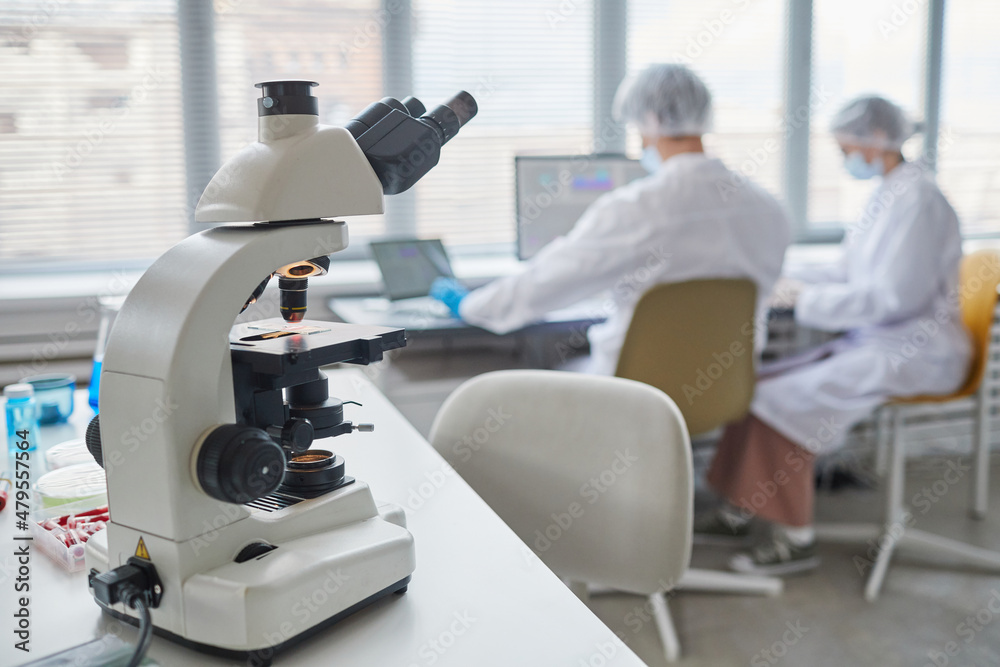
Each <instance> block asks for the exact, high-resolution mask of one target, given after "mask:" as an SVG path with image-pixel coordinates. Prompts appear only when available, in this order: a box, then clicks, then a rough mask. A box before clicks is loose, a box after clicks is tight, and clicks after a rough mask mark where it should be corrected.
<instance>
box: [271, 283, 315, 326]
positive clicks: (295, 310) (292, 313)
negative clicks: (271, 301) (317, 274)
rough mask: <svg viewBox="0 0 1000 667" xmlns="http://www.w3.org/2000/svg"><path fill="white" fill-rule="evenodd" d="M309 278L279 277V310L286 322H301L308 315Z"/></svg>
mask: <svg viewBox="0 0 1000 667" xmlns="http://www.w3.org/2000/svg"><path fill="white" fill-rule="evenodd" d="M308 286H309V280H308V279H307V278H278V310H279V312H280V313H281V317H282V319H284V320H285V321H286V322H301V321H302V320H303V319H305V316H306V288H307V287H308Z"/></svg>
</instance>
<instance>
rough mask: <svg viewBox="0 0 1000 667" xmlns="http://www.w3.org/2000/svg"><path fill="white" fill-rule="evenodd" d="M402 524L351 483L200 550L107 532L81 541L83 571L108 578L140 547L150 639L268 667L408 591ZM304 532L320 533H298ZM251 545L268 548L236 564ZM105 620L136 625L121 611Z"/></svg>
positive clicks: (222, 535)
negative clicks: (147, 564)
mask: <svg viewBox="0 0 1000 667" xmlns="http://www.w3.org/2000/svg"><path fill="white" fill-rule="evenodd" d="M324 523H325V524H326V525H323V524H324ZM338 524H339V525H338ZM401 524H405V515H404V514H403V510H402V509H401V508H400V507H398V506H396V505H392V504H388V503H386V504H382V505H376V504H375V503H374V501H373V500H372V498H371V493H370V491H369V489H368V485H367V484H364V483H363V482H358V481H356V482H355V483H354V484H351V485H350V486H346V487H342V488H341V489H338V490H336V491H333V492H331V493H329V494H327V495H326V496H323V497H319V498H315V499H308V500H303V501H301V502H299V503H297V504H294V505H292V506H290V507H287V508H284V509H282V510H279V511H277V512H264V511H258V510H253V512H252V513H251V516H249V517H246V518H244V519H241V520H239V521H236V522H234V523H232V524H228V525H226V526H224V527H221V528H219V529H218V530H217V531H216V534H214V535H208V539H211V540H212V541H211V542H209V541H208V539H201V538H197V539H199V541H200V543H201V544H200V546H199V545H196V544H194V540H190V541H188V542H180V543H178V542H172V541H170V540H165V539H163V538H160V537H158V536H156V535H151V534H149V533H140V532H138V531H135V530H134V529H131V528H128V527H126V526H120V525H117V524H115V523H114V522H111V523H110V524H108V528H106V529H105V530H102V531H99V532H97V533H95V534H94V536H93V537H92V538H91V539H90V540H88V542H87V567H88V568H89V569H91V570H95V571H97V572H106V571H108V570H109V569H111V568H112V567H114V566H117V565H119V564H120V563H123V562H125V560H126V559H127V558H128V557H130V556H132V552H131V551H132V550H131V548H130V547H131V545H133V544H137V543H138V542H139V540H140V539H142V541H143V542H142V543H143V545H144V547H143V550H144V551H146V552H147V555H146V556H143V557H145V558H149V559H150V560H151V562H152V563H153V565H154V566H155V567H156V568H157V573H158V575H159V577H160V579H161V581H162V585H163V598H162V600H161V602H160V606H159V607H156V608H154V609H153V613H152V616H153V625H154V628H155V631H156V632H157V633H159V634H160V635H162V636H165V637H169V638H171V639H174V640H175V641H178V642H179V643H182V644H184V645H187V646H194V647H196V648H199V649H200V650H204V651H209V652H213V653H216V654H218V655H238V656H250V657H251V658H253V660H257V661H258V662H254V661H253V660H252V661H251V662H250V664H267V663H266V661H263V662H262V661H259V658H260V656H270V655H272V654H273V653H274V652H275V651H276V650H279V649H280V648H282V647H284V646H287V645H290V644H293V643H295V642H297V641H300V640H302V639H304V638H306V637H309V636H310V635H312V634H314V633H315V632H317V631H318V629H319V628H323V627H328V626H329V625H330V624H332V623H335V622H336V621H338V620H340V619H342V618H344V617H345V616H347V615H349V614H352V613H354V612H355V611H357V610H358V609H360V608H362V607H364V606H367V605H369V604H371V603H372V602H374V601H375V600H378V599H379V598H381V597H384V596H386V595H388V594H389V593H394V592H399V591H400V590H401V589H404V588H405V587H406V586H407V584H408V582H409V578H410V575H411V574H412V573H413V571H414V569H415V567H416V560H415V554H414V548H413V536H412V535H411V534H410V532H409V531H407V530H406V528H404V527H403V525H401ZM306 528H311V529H312V530H314V531H315V530H320V532H314V533H312V534H305V535H303V534H301V533H300V532H299V531H302V530H305V529H306ZM297 533H298V534H297ZM109 539H110V541H111V544H113V545H114V546H113V547H112V548H111V550H110V553H109V546H108V545H109ZM254 542H255V543H260V542H263V543H266V544H269V545H273V546H274V547H275V548H273V549H271V550H269V551H266V552H263V553H260V554H259V555H256V556H254V555H249V556H246V557H236V554H242V553H243V551H244V547H245V546H246V545H247V544H249V543H254ZM196 547H197V548H198V549H200V551H197V552H196V550H195V548H196ZM220 561H221V562H220ZM108 611H109V612H113V613H114V615H115V616H116V617H119V616H121V615H127V616H129V617H130V618H131V619H134V618H135V612H134V611H133V610H131V609H126V608H125V607H124V606H123V605H121V604H115V605H113V608H112V609H110V610H108ZM132 622H134V620H133V621H132Z"/></svg>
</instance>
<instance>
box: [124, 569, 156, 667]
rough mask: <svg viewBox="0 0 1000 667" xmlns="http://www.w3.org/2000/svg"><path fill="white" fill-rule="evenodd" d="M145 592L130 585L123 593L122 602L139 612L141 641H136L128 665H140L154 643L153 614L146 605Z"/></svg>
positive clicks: (131, 666)
mask: <svg viewBox="0 0 1000 667" xmlns="http://www.w3.org/2000/svg"><path fill="white" fill-rule="evenodd" d="M145 597H146V596H145V594H143V593H141V592H139V591H137V590H136V589H134V588H132V587H129V588H128V589H126V590H125V592H124V593H123V594H122V602H124V603H125V604H126V605H128V606H129V607H132V609H135V610H136V611H137V612H139V641H138V642H136V647H135V652H134V653H133V654H132V658H131V659H130V660H129V661H128V667H139V664H140V663H141V662H142V659H143V658H144V657H146V651H148V650H149V645H150V644H151V643H153V615H152V614H151V613H150V611H149V607H147V606H146V600H145Z"/></svg>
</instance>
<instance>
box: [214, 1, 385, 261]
mask: <svg viewBox="0 0 1000 667" xmlns="http://www.w3.org/2000/svg"><path fill="white" fill-rule="evenodd" d="M215 11H216V16H215V42H216V62H217V69H218V73H217V77H216V78H217V80H218V85H219V116H220V117H219V132H220V135H221V146H222V159H223V161H225V160H226V159H228V158H230V157H231V156H232V155H233V154H235V153H236V152H237V151H239V150H240V149H241V148H242V147H243V146H245V145H246V144H248V143H250V142H253V141H256V140H257V98H259V97H260V90H258V89H257V88H254V84H255V83H259V82H261V81H269V80H278V79H308V80H311V81H316V82H318V83H319V87H317V88H315V89H313V94H314V95H315V96H316V97H317V98H319V113H320V119H319V122H320V123H322V124H324V125H343V124H344V123H346V122H347V121H348V120H350V119H351V117H352V116H354V115H355V114H357V113H358V112H360V111H361V110H362V109H363V108H364V107H366V106H368V104H370V103H371V102H374V101H377V100H379V99H381V98H382V97H383V93H382V40H383V38H384V36H385V28H386V25H387V24H388V22H389V21H392V20H394V18H395V17H394V15H393V14H392V13H391V12H388V11H383V10H382V7H381V3H380V2H379V0H337V1H336V2H332V1H329V0H290V1H289V2H282V3H280V4H275V3H274V2H264V1H263V0H217V2H216V6H215ZM383 229H384V220H383V216H381V215H378V216H359V217H355V218H352V219H351V226H350V233H351V238H352V245H353V244H354V242H355V239H356V238H358V237H363V236H370V235H378V234H381V233H382V232H383Z"/></svg>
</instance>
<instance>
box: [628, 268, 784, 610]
mask: <svg viewBox="0 0 1000 667" xmlns="http://www.w3.org/2000/svg"><path fill="white" fill-rule="evenodd" d="M756 304H757V286H756V285H755V284H754V283H753V281H751V280H747V279H744V278H720V279H710V280H691V281H687V282H681V283H666V284H662V285H657V286H655V287H652V288H651V289H650V290H649V291H648V292H646V293H645V294H644V295H643V296H642V298H641V299H639V302H638V304H636V308H635V313H634V314H633V315H632V322H631V324H629V329H628V332H627V333H626V335H625V343H624V345H623V346H622V352H621V356H620V357H619V359H618V369H617V371H616V372H615V375H617V376H618V377H623V378H627V379H629V380H637V381H639V382H644V383H646V384H648V385H652V386H653V387H656V388H657V389H659V390H661V391H662V392H663V393H665V394H666V395H667V396H669V397H670V398H672V399H673V400H674V403H676V404H677V407H678V408H679V409H680V411H681V415H682V416H683V417H684V421H685V423H686V424H687V427H688V432H689V433H691V435H692V439H693V437H694V436H695V435H696V434H705V433H707V432H709V431H712V430H714V429H717V428H719V427H721V426H724V425H725V424H728V423H729V422H733V421H736V420H738V419H742V418H743V417H744V416H745V415H746V414H747V411H748V410H749V409H750V401H751V399H752V398H753V391H754V384H755V382H756V371H755V369H754V333H755V330H756V329H757V322H755V320H754V317H755V312H756ZM677 588H678V589H683V590H699V591H710V592H721V593H748V594H763V595H778V594H779V593H781V591H782V588H783V583H782V581H781V580H780V579H778V578H776V577H758V576H748V575H743V574H732V573H729V572H717V571H712V570H699V569H689V570H688V571H687V572H686V573H685V574H684V576H683V577H682V578H681V580H680V583H679V584H678V585H677Z"/></svg>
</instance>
